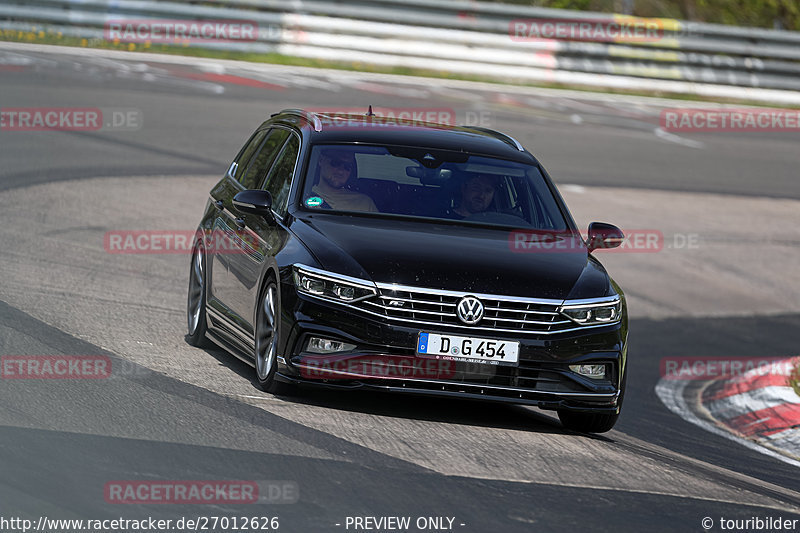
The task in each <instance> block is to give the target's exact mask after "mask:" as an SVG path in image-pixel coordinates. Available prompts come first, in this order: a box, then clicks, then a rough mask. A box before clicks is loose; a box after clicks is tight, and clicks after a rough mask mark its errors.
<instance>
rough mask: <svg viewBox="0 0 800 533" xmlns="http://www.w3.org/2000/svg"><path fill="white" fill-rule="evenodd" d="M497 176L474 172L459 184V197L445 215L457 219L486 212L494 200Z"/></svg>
mask: <svg viewBox="0 0 800 533" xmlns="http://www.w3.org/2000/svg"><path fill="white" fill-rule="evenodd" d="M496 190H497V178H496V177H495V176H493V175H491V174H476V175H474V176H472V177H471V178H469V179H467V181H465V182H464V183H462V184H461V190H460V198H459V199H458V201H457V202H456V205H455V206H454V207H451V208H450V209H448V210H447V213H446V216H447V217H448V218H454V219H457V220H460V219H463V218H467V217H469V216H471V215H474V214H477V213H484V212H486V211H487V210H488V209H489V208H490V207H491V206H492V205H493V202H494V194H495V191H496Z"/></svg>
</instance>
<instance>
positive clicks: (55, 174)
mask: <svg viewBox="0 0 800 533" xmlns="http://www.w3.org/2000/svg"><path fill="white" fill-rule="evenodd" d="M370 104H371V105H373V106H375V107H376V109H381V108H394V109H397V108H413V109H436V110H450V111H452V113H453V114H454V116H455V117H456V119H457V120H458V122H462V123H463V122H470V121H475V120H476V119H477V120H479V121H480V123H481V125H485V126H489V127H494V128H497V129H499V130H501V131H504V132H507V133H509V134H511V135H514V136H515V137H516V138H518V139H519V140H520V141H521V142H522V143H523V144H524V145H525V146H526V147H528V148H529V149H530V150H531V151H532V152H533V153H534V154H536V155H537V156H539V157H540V159H541V160H542V162H543V163H544V165H545V166H546V167H547V168H548V170H549V172H550V173H551V175H552V176H553V177H554V179H555V180H556V182H557V183H558V184H559V186H560V187H561V189H562V194H563V195H564V197H565V199H566V200H567V203H568V204H569V205H570V208H571V209H572V212H573V215H574V216H575V218H576V219H577V220H578V221H579V222H580V225H581V226H584V227H585V226H586V224H587V223H588V222H589V221H591V220H603V221H607V222H612V223H616V224H618V225H620V226H621V227H622V228H638V229H656V230H658V231H660V232H662V233H663V235H664V245H663V248H662V249H660V250H658V253H612V252H607V253H606V252H598V253H599V254H600V253H605V255H603V256H602V257H601V260H602V261H603V262H604V264H605V266H606V267H607V269H608V270H609V272H610V273H611V275H612V276H613V277H614V278H615V279H616V280H617V281H618V282H619V283H620V284H621V285H622V286H623V288H625V289H626V294H627V295H628V298H629V307H630V309H629V310H630V313H631V334H630V335H631V337H630V348H629V354H630V359H629V362H630V363H629V364H630V372H631V374H630V376H629V381H628V391H627V397H626V404H625V409H624V410H623V416H622V418H621V420H620V422H619V423H618V425H617V426H616V428H615V429H614V430H612V431H611V432H609V433H607V434H604V435H601V436H591V435H582V434H576V433H572V432H569V431H566V430H564V429H563V428H562V427H561V425H560V423H559V422H558V420H557V419H556V418H555V417H554V416H553V415H552V414H551V413H547V412H544V411H538V410H536V409H529V408H524V407H518V406H496V405H488V404H480V403H472V402H463V401H454V400H442V399H433V400H432V399H426V398H407V397H404V396H397V395H392V396H390V395H381V394H372V393H369V394H367V393H349V394H341V393H332V392H327V391H317V390H309V391H303V393H302V394H300V395H298V396H296V397H294V396H293V397H273V396H270V395H267V394H264V393H262V392H260V391H259V390H258V389H257V388H256V387H255V386H254V384H253V383H252V379H253V375H252V374H253V371H252V369H251V368H250V367H248V366H247V365H245V364H244V363H241V362H240V361H238V360H237V359H235V358H233V357H231V356H229V355H226V354H225V353H224V352H222V351H221V350H217V349H213V348H210V349H207V350H200V349H196V348H192V347H190V346H189V345H188V344H186V342H185V341H184V338H183V335H184V333H185V331H184V330H185V298H186V285H187V277H188V271H189V256H188V254H180V253H178V254H164V253H149V254H144V253H143V254H114V253H108V251H107V250H106V249H105V248H104V235H105V234H106V232H109V231H116V230H193V229H194V227H195V225H196V224H197V222H198V221H199V219H200V216H201V211H202V208H203V205H204V202H205V199H206V198H207V194H208V190H209V188H210V187H211V185H212V184H213V183H214V182H215V181H217V180H218V179H219V177H221V176H222V175H223V173H224V171H225V169H226V168H227V166H228V163H229V162H230V160H231V159H232V158H233V156H234V155H235V153H236V152H237V150H238V149H239V147H240V146H241V144H242V143H243V142H244V141H245V140H246V138H247V137H248V136H249V134H250V133H251V132H252V131H253V130H254V129H255V127H256V126H257V125H258V124H260V122H261V121H263V120H264V119H265V118H266V117H268V116H269V114H270V113H272V112H275V111H278V110H280V109H283V108H288V107H316V108H353V107H358V108H363V109H364V110H366V108H367V106H368V105H370ZM681 105H682V104H681V103H680V102H674V101H672V102H670V101H659V100H656V99H644V98H636V97H603V96H598V95H592V94H589V93H585V94H584V93H577V92H566V91H563V92H560V91H550V90H535V89H524V90H523V89H514V88H510V87H503V86H490V85H478V84H466V83H459V82H430V83H428V82H426V81H425V80H418V79H417V80H414V79H411V80H403V79H401V78H396V77H390V76H379V75H367V74H357V73H349V72H338V71H317V70H310V69H299V68H290V67H278V66H269V65H264V66H259V67H255V66H250V65H236V64H234V63H229V62H222V61H210V60H195V59H186V60H184V59H181V58H171V57H157V56H137V55H133V54H123V53H112V52H93V51H90V50H77V49H72V50H65V49H49V48H46V47H32V46H31V47H29V46H24V45H11V44H6V43H0V110H2V109H6V108H24V107H43V108H62V107H80V108H101V109H103V110H104V116H106V115H107V113H106V110H122V109H125V110H133V112H134V114H135V116H137V117H138V118H139V119H140V120H139V122H138V123H136V124H134V125H132V127H129V128H124V127H123V128H120V129H114V128H113V124H105V126H104V128H103V129H101V130H99V131H72V132H67V131H13V130H0V162H2V165H0V213H2V215H1V216H2V225H0V355H4V356H13V355H23V356H24V355H93V356H104V357H108V358H109V360H110V361H111V363H112V368H114V369H117V370H118V371H115V372H113V373H112V375H111V377H110V378H109V379H98V380H12V379H0V464H1V465H2V466H0V472H2V475H0V516H2V517H4V518H9V517H12V516H16V517H23V518H28V519H32V520H34V523H35V522H36V520H38V518H39V517H40V516H46V517H49V518H63V519H69V518H76V519H105V518H117V517H126V518H135V519H142V518H146V517H158V518H163V519H173V520H177V519H178V518H180V517H193V518H197V517H203V516H231V517H233V516H239V517H245V516H246V517H279V521H280V528H279V530H280V531H285V532H310V531H354V529H353V526H352V525H351V526H350V527H349V528H347V527H346V524H347V522H346V521H347V518H348V517H356V516H358V517H365V516H373V517H379V516H407V517H411V520H412V525H413V524H414V523H415V521H416V520H417V519H418V518H420V517H448V518H452V519H453V521H452V526H448V524H450V522H449V521H448V520H444V522H443V524H444V528H445V529H446V527H452V529H453V530H456V531H463V532H514V531H548V532H549V531H584V530H585V531H615V532H619V531H631V532H633V531H636V532H639V531H702V530H703V526H702V524H701V521H702V520H703V519H704V518H705V517H710V518H712V519H713V521H714V524H713V528H712V530H719V529H720V523H719V520H720V519H721V518H725V519H734V518H737V519H747V518H753V517H759V518H761V519H766V518H768V517H781V518H784V519H796V518H800V476H798V470H797V467H796V466H794V465H791V464H789V463H787V462H785V461H782V460H780V459H779V458H776V457H774V456H768V455H765V454H763V453H759V451H757V450H754V449H751V448H747V447H745V446H743V445H741V444H739V443H737V442H735V441H733V440H730V439H725V438H722V437H720V436H718V435H715V434H712V433H708V432H706V431H704V430H703V429H701V428H699V427H697V426H695V425H692V424H690V423H688V422H686V421H685V420H683V419H682V418H681V417H679V416H677V415H676V414H673V413H672V412H670V411H669V410H668V409H667V408H666V407H665V406H664V405H663V404H662V403H661V401H660V400H659V398H658V397H657V395H656V393H655V386H656V383H657V382H658V381H659V378H660V368H661V367H660V364H661V360H662V359H663V358H676V357H677V358H679V357H694V356H706V357H788V356H793V355H798V352H799V350H798V344H797V339H798V335H797V332H798V331H800V273H798V272H799V271H798V269H797V268H796V265H797V264H800V252H799V251H798V250H800V247H798V245H800V224H798V222H800V218H798V213H800V185H798V183H797V169H798V168H800V150H797V147H798V140H800V139H798V136H797V134H796V133H795V134H790V133H716V134H712V133H706V134H699V133H695V134H681V135H675V134H666V133H665V132H663V131H660V130H659V128H658V125H659V112H660V110H661V109H663V108H665V107H680V106H681ZM108 116H111V115H110V114H108ZM109 126H112V127H109ZM129 126H131V124H129ZM134 126H135V127H134ZM688 243H692V244H691V245H690V244H688ZM119 480H149V481H154V480H253V481H257V482H258V483H260V484H262V485H260V486H264V485H263V484H267V485H269V486H272V487H289V489H288V490H289V493H292V491H296V494H295V495H296V497H289V496H286V497H284V498H275V499H272V500H269V501H260V502H257V503H250V504H234V503H218V504H215V505H197V504H180V505H179V504H172V505H165V504H154V503H142V504H118V503H112V502H109V501H108V498H107V494H106V493H105V492H104V491H105V487H106V486H107V485H108V484H109V483H112V482H114V481H119ZM292 494H294V493H292ZM290 496H291V494H290ZM441 529H442V528H439V530H441ZM798 529H800V528H798ZM67 530H68V529H66V528H65V529H61V530H57V529H52V528H51V529H50V530H48V531H53V532H54V533H59V532H60V531H67ZM218 530H222V529H220V528H218ZM361 530H362V531H363V530H364V529H361ZM376 530H378V531H384V529H376ZM410 530H411V531H417V530H420V529H417V528H415V527H412V528H411V529H410ZM422 530H428V531H430V530H437V529H436V528H435V527H427V526H426V529H422Z"/></svg>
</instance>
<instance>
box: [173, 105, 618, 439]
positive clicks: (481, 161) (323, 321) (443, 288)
mask: <svg viewBox="0 0 800 533" xmlns="http://www.w3.org/2000/svg"><path fill="white" fill-rule="evenodd" d="M622 240H623V235H622V232H621V231H620V230H619V229H617V228H616V227H614V226H611V225H609V224H603V223H597V222H596V223H593V224H591V225H590V226H589V228H588V233H587V236H586V237H585V238H584V237H583V236H582V235H581V233H580V231H579V230H578V228H576V226H575V222H574V221H573V219H572V217H571V215H570V214H569V211H568V210H567V207H566V205H565V204H564V201H563V200H562V198H561V196H560V195H559V193H558V191H557V190H556V187H555V186H554V184H553V182H552V181H551V179H550V177H549V176H548V174H547V172H546V171H545V170H544V168H542V166H541V165H540V164H539V162H538V161H537V160H536V158H535V157H534V156H533V155H531V153H529V152H528V151H527V150H525V149H524V148H523V147H522V146H521V145H520V144H519V143H518V142H517V141H516V140H515V139H513V138H511V137H509V136H507V135H504V134H502V133H498V132H495V131H492V130H488V129H483V128H474V127H454V126H446V125H440V124H433V123H418V122H415V123H409V122H404V121H400V120H394V119H388V118H381V117H377V116H374V115H373V114H372V112H371V109H370V112H369V113H368V114H367V115H364V116H360V115H337V114H324V113H310V112H306V111H301V110H285V111H282V112H280V113H276V114H275V115H273V116H272V117H271V118H270V119H269V120H267V121H266V122H264V123H263V124H262V125H261V126H260V127H259V128H258V129H257V130H256V131H255V133H253V135H252V136H251V137H250V139H249V140H248V141H247V142H246V143H245V145H244V147H243V148H242V149H241V151H240V152H239V154H238V155H237V156H236V158H235V159H234V160H233V162H232V163H231V165H230V167H229V169H228V171H227V173H226V174H225V176H224V177H223V178H222V179H221V180H220V181H219V183H217V184H216V186H215V187H214V188H213V189H212V190H211V193H210V198H209V199H208V202H207V205H206V208H205V212H204V214H203V218H202V220H201V222H200V225H199V227H198V230H197V236H196V240H195V242H194V246H193V254H192V262H191V271H190V277H189V297H188V329H189V333H188V336H187V339H188V341H189V342H190V343H191V344H193V345H197V346H199V345H201V344H202V343H203V342H204V341H205V339H206V338H210V339H211V340H213V341H214V342H215V343H216V344H218V345H219V346H221V347H223V348H224V349H226V350H227V351H229V352H230V353H231V354H233V355H235V356H237V357H239V358H241V359H242V360H244V361H246V362H248V363H250V364H251V365H253V366H254V367H255V370H256V382H257V383H258V385H259V386H260V387H261V388H262V389H263V390H265V391H268V392H273V393H280V392H285V391H286V389H287V388H288V387H293V386H295V385H298V384H313V385H316V386H324V387H334V388H340V389H377V390H384V391H392V392H397V393H411V394H424V395H446V396H457V397H463V398H469V399H479V400H491V401H501V402H512V403H521V404H528V405H533V406H538V407H539V408H542V409H553V410H556V411H557V412H558V416H559V418H560V419H561V421H562V423H563V424H564V425H565V426H566V427H567V428H570V429H574V430H578V431H588V432H603V431H608V430H609V429H611V428H612V427H613V425H614V424H615V422H616V421H617V419H618V417H619V413H620V409H621V406H622V399H623V396H624V392H625V381H626V376H627V372H626V359H627V349H626V344H627V333H628V325H627V312H626V307H625V297H624V295H623V293H622V290H621V289H620V288H619V286H617V284H616V283H615V282H614V281H613V280H612V279H611V278H610V277H609V275H608V274H607V273H606V271H605V269H604V268H603V266H602V265H601V264H600V262H599V261H598V260H597V259H596V258H595V257H594V256H593V254H592V252H593V251H594V250H595V249H597V248H610V247H614V246H618V245H619V244H620V243H621V242H622Z"/></svg>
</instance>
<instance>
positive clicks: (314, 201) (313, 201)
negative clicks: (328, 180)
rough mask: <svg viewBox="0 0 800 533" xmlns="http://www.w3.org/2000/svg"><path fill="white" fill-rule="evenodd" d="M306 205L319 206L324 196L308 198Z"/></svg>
mask: <svg viewBox="0 0 800 533" xmlns="http://www.w3.org/2000/svg"><path fill="white" fill-rule="evenodd" d="M306 205H307V206H308V207H319V206H321V205H322V198H320V197H319V196H312V197H311V198H309V199H308V200H306Z"/></svg>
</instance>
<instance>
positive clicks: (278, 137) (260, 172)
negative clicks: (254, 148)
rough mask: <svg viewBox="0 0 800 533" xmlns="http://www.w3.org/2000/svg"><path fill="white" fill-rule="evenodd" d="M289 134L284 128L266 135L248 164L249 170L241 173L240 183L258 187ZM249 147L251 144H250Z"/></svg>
mask: <svg viewBox="0 0 800 533" xmlns="http://www.w3.org/2000/svg"><path fill="white" fill-rule="evenodd" d="M288 136H289V132H288V131H286V130H283V129H278V128H275V129H271V130H269V133H267V135H266V139H264V141H263V143H262V144H261V146H260V148H259V149H258V153H257V155H255V156H254V157H252V158H251V159H250V161H249V162H248V165H247V170H245V171H244V172H242V173H241V174H240V175H239V183H241V184H242V186H243V187H244V188H245V189H257V188H258V186H259V184H260V183H261V181H262V180H263V178H264V175H265V174H266V173H267V170H268V169H269V167H270V166H271V165H272V162H273V161H274V160H275V157H276V156H277V155H278V153H279V151H280V147H281V146H282V145H283V142H284V141H285V140H286V137H288ZM248 149H249V146H248Z"/></svg>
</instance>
